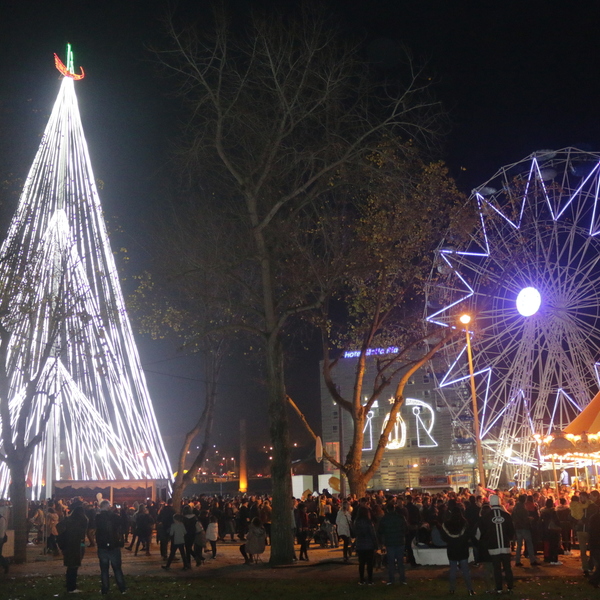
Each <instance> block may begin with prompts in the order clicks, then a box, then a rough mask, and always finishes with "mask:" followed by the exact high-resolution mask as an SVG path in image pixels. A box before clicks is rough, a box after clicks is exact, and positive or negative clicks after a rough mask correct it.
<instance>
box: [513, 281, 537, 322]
mask: <svg viewBox="0 0 600 600" xmlns="http://www.w3.org/2000/svg"><path fill="white" fill-rule="evenodd" d="M541 304H542V297H541V296H540V293H539V292H538V291H537V290H536V289H535V288H534V287H526V288H523V289H522V290H521V291H520V292H519V295H518V296H517V310H518V311H519V314H520V315H522V316H523V317H531V316H532V315H535V313H536V312H537V311H538V310H539V309H540V305H541Z"/></svg>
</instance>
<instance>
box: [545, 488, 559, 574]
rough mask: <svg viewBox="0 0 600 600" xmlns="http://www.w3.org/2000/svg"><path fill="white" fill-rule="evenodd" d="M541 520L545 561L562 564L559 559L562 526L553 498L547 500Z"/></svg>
mask: <svg viewBox="0 0 600 600" xmlns="http://www.w3.org/2000/svg"><path fill="white" fill-rule="evenodd" d="M540 521H541V523H542V540H543V541H544V562H547V563H550V564H551V565H562V563H561V562H560V561H559V560H558V552H559V550H560V533H561V529H562V528H561V526H560V522H559V520H558V515H557V514H556V510H555V508H554V501H553V500H552V498H548V499H547V500H546V506H545V507H544V508H543V509H542V510H541V512H540Z"/></svg>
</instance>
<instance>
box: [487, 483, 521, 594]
mask: <svg viewBox="0 0 600 600" xmlns="http://www.w3.org/2000/svg"><path fill="white" fill-rule="evenodd" d="M490 507H491V511H489V512H488V513H486V514H485V515H482V516H481V519H480V521H479V529H478V532H479V536H480V538H481V539H482V543H483V545H484V547H485V548H486V549H487V551H488V552H489V553H490V557H491V559H492V566H493V567H494V581H495V583H496V592H498V593H499V594H501V593H502V585H503V583H502V571H504V578H505V579H506V587H507V588H508V591H509V592H511V591H512V588H513V584H514V576H513V572H512V568H511V565H510V543H511V541H512V539H513V538H514V536H515V528H514V525H513V522H512V519H511V517H510V515H509V514H508V513H507V512H506V511H505V510H504V509H503V508H502V507H501V506H500V498H498V496H497V495H495V494H492V495H491V496H490Z"/></svg>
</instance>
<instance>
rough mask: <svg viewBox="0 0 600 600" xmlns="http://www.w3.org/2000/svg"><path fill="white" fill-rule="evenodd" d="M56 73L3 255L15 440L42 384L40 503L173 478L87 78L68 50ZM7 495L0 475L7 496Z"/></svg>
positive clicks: (35, 470) (37, 462)
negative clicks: (116, 251)
mask: <svg viewBox="0 0 600 600" xmlns="http://www.w3.org/2000/svg"><path fill="white" fill-rule="evenodd" d="M55 63H56V67H57V68H58V70H59V71H60V72H61V73H62V74H63V75H64V77H63V79H62V83H61V87H60V92H59V94H58V98H57V100H56V103H55V105H54V109H53V110H52V114H51V116H50V120H49V122H48V125H47V127H46V130H45V132H44V135H43V138H42V141H41V143H40V146H39V149H38V152H37V155H36V157H35V160H34V162H33V166H32V167H31V170H30V172H29V175H28V177H27V180H26V182H25V186H24V188H23V193H22V195H21V198H20V201H19V205H18V208H17V211H16V213H15V215H14V217H13V219H12V221H11V225H10V228H9V231H8V235H7V238H6V240H5V241H4V243H3V245H2V249H1V251H0V283H1V284H2V291H3V293H4V295H5V297H4V300H3V306H4V307H5V310H4V314H3V315H0V317H1V318H2V322H1V325H0V326H2V327H4V328H6V329H8V330H10V333H11V336H10V344H9V347H8V353H7V359H6V365H7V374H8V378H9V384H10V404H9V406H10V414H11V422H12V423H13V430H14V431H15V433H14V436H13V439H15V437H16V436H17V435H18V434H19V432H17V431H16V430H17V428H18V415H19V413H20V412H23V411H20V410H19V409H20V407H21V404H20V403H21V401H22V398H23V397H24V396H25V386H26V385H27V384H28V383H29V382H30V380H31V373H32V372H40V373H41V376H40V377H39V379H38V380H37V381H36V382H35V384H36V386H37V389H39V393H38V394H36V396H35V401H34V402H33V404H32V409H31V410H28V411H27V412H28V414H27V421H26V423H25V426H24V428H22V430H21V432H20V434H21V435H23V436H24V437H25V439H27V438H28V437H29V439H31V438H33V436H34V435H35V434H36V431H39V430H42V431H43V432H44V433H43V436H42V439H41V442H40V443H39V444H37V445H36V446H35V449H34V451H33V454H32V457H31V460H30V466H29V474H28V478H29V479H30V480H31V483H32V486H33V497H34V498H35V497H40V495H41V493H42V486H43V485H45V482H46V480H51V481H52V480H68V479H74V480H81V479H83V480H87V479H90V480H103V479H106V480H111V479H144V478H146V477H149V478H153V479H167V478H169V477H170V472H169V471H170V469H169V463H168V459H167V455H166V452H165V449H164V446H163V443H162V440H161V437H160V433H159V429H158V425H157V422H156V418H155V415H154V410H153V407H152V404H151V401H150V397H149V394H148V389H147V386H146V381H145V378H144V374H143V372H142V368H141V364H140V359H139V356H138V352H137V348H136V345H135V342H134V338H133V334H132V330H131V325H130V323H129V319H128V317H127V312H126V310H125V303H124V301H123V294H122V291H121V286H120V283H119V278H118V274H117V269H116V266H115V262H114V259H113V254H112V251H111V249H110V244H109V239H108V234H107V231H106V226H105V223H104V219H103V216H102V209H101V206H100V200H99V197H98V191H97V188H96V184H95V181H94V176H93V173H92V167H91V163H90V157H89V154H88V149H87V145H86V141H85V138H84V134H83V128H82V124H81V118H80V115H79V109H78V105H77V98H76V96H75V89H74V86H75V80H77V79H81V78H83V70H81V74H75V70H74V64H73V55H72V52H71V49H70V47H68V49H67V62H66V65H64V64H63V63H62V62H61V61H60V59H59V58H58V57H57V56H56V55H55ZM7 294H8V295H9V297H8V298H7V297H6V295H7ZM49 342H50V343H49ZM50 346H51V348H52V349H51V351H48V350H47V349H48V348H49V347H50ZM44 349H46V351H44ZM46 419H47V423H46V424H45V425H44V421H45V420H46ZM51 481H49V483H51ZM8 485H9V474H8V470H7V468H6V465H4V464H2V466H1V467H0V497H6V495H7V492H8Z"/></svg>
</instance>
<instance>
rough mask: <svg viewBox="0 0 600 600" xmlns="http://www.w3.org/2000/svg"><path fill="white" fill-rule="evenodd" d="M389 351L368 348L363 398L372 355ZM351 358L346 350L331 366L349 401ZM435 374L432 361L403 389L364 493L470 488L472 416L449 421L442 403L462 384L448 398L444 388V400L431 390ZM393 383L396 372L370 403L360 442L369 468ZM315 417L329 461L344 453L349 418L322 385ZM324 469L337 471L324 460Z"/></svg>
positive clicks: (459, 390)
mask: <svg viewBox="0 0 600 600" xmlns="http://www.w3.org/2000/svg"><path fill="white" fill-rule="evenodd" d="M393 350H394V349H389V350H388V349H383V350H374V351H372V353H371V356H369V357H368V359H367V373H366V376H365V385H364V387H363V390H364V392H365V394H367V393H369V390H370V389H372V385H373V381H374V378H375V375H376V360H377V355H378V354H381V353H386V352H390V351H393ZM357 355H358V353H357V352H346V354H345V357H344V358H342V359H340V361H339V362H338V364H337V365H336V367H335V375H334V377H335V381H336V384H337V385H338V386H339V390H340V392H341V394H342V396H343V397H344V398H348V399H349V398H351V397H352V391H353V387H354V374H355V369H356V365H357V360H358V358H357ZM435 370H436V364H435V361H434V362H432V363H430V364H428V365H427V366H426V367H424V368H422V369H420V370H419V371H417V372H416V373H415V374H414V375H413V377H412V378H411V379H410V381H409V382H408V384H407V385H406V387H405V389H404V396H405V401H404V404H403V406H402V407H401V409H400V411H399V416H398V418H397V419H396V423H395V425H394V428H393V430H392V434H391V435H390V437H389V439H388V445H387V448H386V451H385V454H384V457H383V460H382V462H381V465H380V467H379V469H378V471H377V472H376V473H375V476H374V477H373V479H372V480H371V481H370V483H369V489H377V490H378V489H384V490H403V489H405V488H407V487H409V488H410V487H412V488H422V489H435V488H438V489H440V488H448V487H450V486H451V487H453V488H455V489H458V488H459V487H473V485H474V483H475V482H474V478H475V476H476V475H475V469H476V464H477V462H476V451H475V445H474V439H473V416H472V413H470V412H469V413H468V414H464V415H461V416H460V417H459V419H458V420H456V421H453V420H452V417H451V416H450V411H449V409H448V404H447V403H448V401H449V400H448V399H450V402H452V394H454V395H455V396H456V401H457V403H458V402H459V399H460V397H461V396H462V397H464V394H469V389H468V385H460V386H457V387H456V388H455V389H453V390H452V391H451V393H450V395H449V394H448V390H446V391H445V399H444V398H443V397H442V396H441V395H440V394H439V393H438V392H437V391H436V389H437V384H436V382H437V376H436V372H435ZM440 371H441V369H440ZM399 379H400V374H399V375H398V376H397V377H396V378H395V379H394V381H392V383H391V385H390V386H389V387H388V388H387V389H386V391H385V392H384V394H382V396H381V398H380V399H379V400H378V401H376V402H375V403H374V405H373V407H372V409H371V411H369V414H368V416H367V420H366V423H365V428H364V434H365V437H364V444H363V467H365V468H366V466H367V465H369V464H371V461H372V459H373V455H374V451H375V447H376V445H377V443H378V440H379V437H380V435H381V432H382V430H383V427H384V426H385V424H386V423H387V420H388V419H389V413H390V408H391V404H392V402H393V400H392V396H393V393H394V391H395V389H396V385H397V382H398V380H399ZM466 384H468V382H466ZM365 402H366V398H365ZM462 403H464V400H463V401H462V402H461V404H462ZM321 419H322V433H323V444H324V447H325V449H326V450H327V451H328V452H330V453H331V454H332V455H333V456H335V457H339V456H340V455H345V454H346V453H347V452H348V448H349V446H350V443H351V440H352V419H351V417H350V415H349V414H348V413H347V412H346V411H344V410H342V409H340V408H339V407H338V405H337V404H336V403H335V402H334V401H333V399H332V398H331V395H330V394H329V391H328V390H327V387H326V386H325V384H324V383H323V382H322V383H321ZM324 465H325V471H326V472H330V473H336V472H337V470H336V469H335V468H334V467H333V466H332V465H331V464H330V463H329V462H328V461H324Z"/></svg>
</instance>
